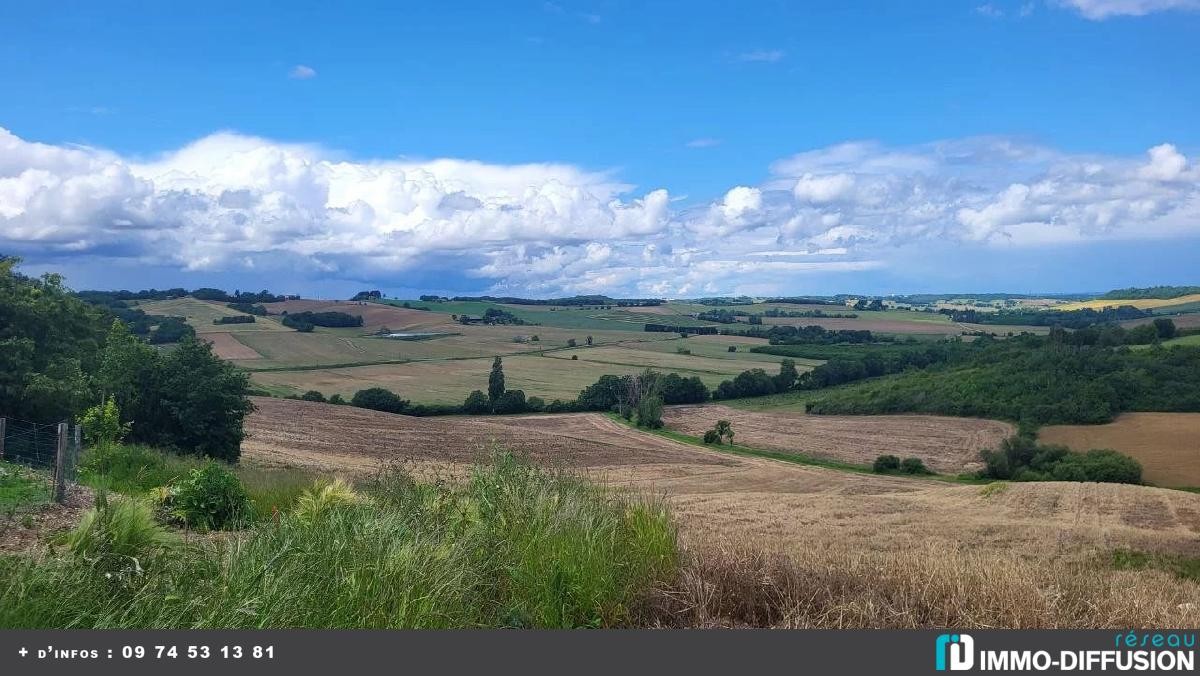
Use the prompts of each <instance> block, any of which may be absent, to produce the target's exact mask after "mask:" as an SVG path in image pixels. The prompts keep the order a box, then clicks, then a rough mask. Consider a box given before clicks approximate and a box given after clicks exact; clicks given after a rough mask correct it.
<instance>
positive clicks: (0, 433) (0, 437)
mask: <svg viewBox="0 0 1200 676" xmlns="http://www.w3.org/2000/svg"><path fill="white" fill-rule="evenodd" d="M7 423H8V418H0V460H3V459H4V432H5V426H6V424H7Z"/></svg>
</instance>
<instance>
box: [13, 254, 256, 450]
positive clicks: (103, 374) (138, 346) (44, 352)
mask: <svg viewBox="0 0 1200 676" xmlns="http://www.w3.org/2000/svg"><path fill="white" fill-rule="evenodd" d="M17 262H18V261H17V260H16V259H13V258H8V259H3V260H0V413H2V414H4V415H8V416H12V417H17V418H26V419H30V420H36V421H45V422H53V421H57V420H63V419H73V418H75V417H76V416H78V415H80V414H81V413H82V412H83V411H84V410H85V409H86V408H88V407H91V406H94V405H96V404H99V403H101V402H106V401H109V400H111V401H113V402H114V403H115V405H116V406H117V407H118V408H119V410H120V412H121V416H122V423H123V424H129V425H131V427H130V432H129V439H130V440H131V441H136V442H142V443H147V444H153V445H156V446H159V447H163V448H172V449H175V450H178V451H180V452H183V453H192V454H199V455H208V456H212V457H218V458H222V459H225V460H229V461H235V460H237V458H238V457H239V454H240V446H241V441H242V437H243V428H242V425H243V421H244V419H245V416H246V415H247V414H248V413H249V412H250V410H251V408H252V406H251V403H250V400H249V399H248V398H247V394H248V391H249V383H248V379H247V376H246V375H245V374H244V373H243V372H241V371H239V370H238V369H236V368H235V367H234V366H233V365H231V364H229V363H228V362H225V361H223V360H221V359H220V358H218V357H217V356H216V355H214V354H213V352H212V348H211V347H210V346H209V345H208V344H207V343H205V342H202V341H199V340H197V339H196V338H195V337H194V336H187V337H184V338H183V339H182V340H180V341H179V345H178V346H177V347H176V348H175V349H173V350H170V351H160V350H156V349H154V348H153V347H151V346H150V345H149V344H148V343H147V341H146V340H145V339H143V338H142V337H139V336H138V335H136V334H134V333H133V332H132V331H131V330H130V328H129V327H128V326H127V325H126V324H125V323H124V322H123V321H121V320H120V319H117V318H116V317H114V316H113V315H112V314H111V313H109V312H107V311H106V310H105V308H104V307H103V306H98V305H92V304H89V303H86V302H84V301H83V300H82V299H81V298H80V297H78V296H76V295H75V294H73V293H72V292H71V291H70V290H69V289H67V288H66V287H65V286H64V284H63V281H62V277H61V276H59V275H55V274H46V275H43V276H42V277H40V278H32V277H27V276H25V275H22V274H20V273H18V272H17V271H16V265H17ZM159 330H161V327H160V329H159Z"/></svg>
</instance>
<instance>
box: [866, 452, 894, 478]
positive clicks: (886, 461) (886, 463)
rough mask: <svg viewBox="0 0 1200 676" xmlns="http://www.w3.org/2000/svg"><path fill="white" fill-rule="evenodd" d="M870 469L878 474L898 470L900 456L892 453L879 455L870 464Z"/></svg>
mask: <svg viewBox="0 0 1200 676" xmlns="http://www.w3.org/2000/svg"><path fill="white" fill-rule="evenodd" d="M871 470H872V471H874V472H876V473H878V474H888V473H890V472H898V471H900V458H897V457H896V456H894V455H881V456H879V457H878V458H875V462H874V463H873V464H872V465H871Z"/></svg>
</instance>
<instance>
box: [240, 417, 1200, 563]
mask: <svg viewBox="0 0 1200 676" xmlns="http://www.w3.org/2000/svg"><path fill="white" fill-rule="evenodd" d="M255 403H256V405H257V406H258V411H257V412H256V413H254V414H253V415H252V416H251V418H250V420H249V421H248V425H247V429H248V431H249V433H250V436H249V438H248V439H247V440H246V442H245V443H244V445H243V448H244V451H243V452H244V457H245V458H246V460H247V461H248V462H254V463H263V464H276V465H300V466H304V467H308V468H311V469H318V470H323V471H328V472H340V473H347V474H367V473H370V472H372V471H374V470H375V469H377V468H378V467H380V466H381V465H383V464H387V463H391V462H398V461H408V462H409V463H411V464H412V466H413V467H414V468H416V469H418V470H425V469H428V470H430V471H438V472H449V473H451V474H453V475H458V474H459V473H461V472H462V471H463V470H464V469H465V467H466V465H467V464H468V463H470V462H473V461H475V460H478V459H482V458H486V457H487V455H488V453H489V452H490V450H491V449H493V448H505V449H508V450H512V451H514V452H518V453H521V454H524V455H527V456H528V457H530V458H531V460H533V461H534V462H537V463H539V464H543V465H547V466H550V467H556V468H563V469H568V470H573V471H579V472H583V473H585V474H587V475H590V476H592V477H594V478H597V479H599V480H602V481H606V482H609V483H612V484H614V485H618V486H625V487H628V488H631V489H633V490H637V491H639V492H645V493H649V494H653V495H659V496H663V497H664V499H666V500H667V501H668V502H669V503H670V505H671V506H672V510H673V512H674V513H675V514H676V516H677V517H678V518H679V520H680V523H681V526H682V534H683V536H684V538H685V540H687V541H690V542H696V543H699V542H717V541H725V540H728V539H730V538H733V539H749V540H751V541H755V542H758V543H760V544H761V545H763V546H765V547H769V548H773V549H778V550H783V551H799V550H806V549H811V548H814V547H825V546H846V545H849V546H854V547H862V548H864V549H865V550H883V551H903V550H908V549H911V548H914V547H925V546H929V545H938V544H940V545H947V546H950V547H952V548H954V547H961V548H970V549H972V550H981V549H992V550H999V551H1004V552H1015V553H1018V554H1020V555H1023V556H1028V557H1031V558H1053V559H1063V558H1066V559H1090V558H1092V557H1094V556H1096V555H1097V554H1098V553H1100V552H1103V551H1107V550H1109V549H1111V548H1113V547H1134V548H1138V549H1146V550H1155V551H1173V552H1180V553H1185V554H1189V555H1193V556H1195V555H1200V495H1196V494H1192V493H1186V492H1181V491H1170V490H1165V489H1157V488H1150V487H1144V486H1125V485H1116V484H1087V483H1058V482H1045V483H1024V484H1021V483H1014V484H1008V485H1001V486H999V487H992V489H991V490H987V491H985V490H983V488H982V487H980V486H976V485H958V484H947V483H944V482H937V481H929V480H921V479H911V478H902V477H885V476H875V475H863V474H853V473H848V472H839V471H835V470H828V469H823V468H816V467H807V466H800V465H793V464H789V463H783V462H778V461H774V460H768V459H763V458H754V457H742V456H734V455H730V454H726V453H721V452H719V451H715V450H709V449H706V448H701V447H695V446H690V445H687V444H683V443H677V442H674V441H672V440H669V439H665V438H663V437H659V436H656V435H651V434H644V433H641V432H638V431H637V430H634V429H630V428H626V427H624V426H622V425H618V424H617V423H615V422H613V421H612V420H609V419H607V418H606V417H605V416H603V415H601V414H563V415H534V416H514V417H507V418H496V417H481V418H468V417H454V418H412V417H408V416H398V415H390V414H386V413H377V412H373V411H365V410H361V409H354V408H350V407H343V406H330V405H326V404H316V403H310V402H301V401H290V400H278V399H256V400H255ZM878 432H879V434H880V435H881V436H882V438H884V439H886V438H888V437H887V430H886V429H880V430H879V431H878Z"/></svg>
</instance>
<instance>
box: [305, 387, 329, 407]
mask: <svg viewBox="0 0 1200 676" xmlns="http://www.w3.org/2000/svg"><path fill="white" fill-rule="evenodd" d="M300 399H301V400H303V401H315V402H319V403H322V404H323V403H325V395H323V394H321V393H320V392H318V391H317V390H309V391H307V392H305V393H304V394H302V395H300Z"/></svg>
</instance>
